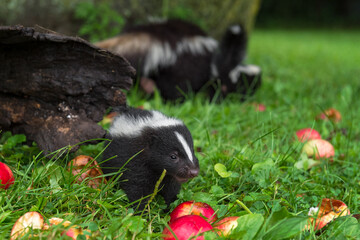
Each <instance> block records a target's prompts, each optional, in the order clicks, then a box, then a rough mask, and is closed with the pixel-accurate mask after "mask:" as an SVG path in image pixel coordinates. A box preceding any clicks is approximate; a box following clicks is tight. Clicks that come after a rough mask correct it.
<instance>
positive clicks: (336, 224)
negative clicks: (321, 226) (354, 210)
mask: <svg viewBox="0 0 360 240" xmlns="http://www.w3.org/2000/svg"><path fill="white" fill-rule="evenodd" d="M326 233H327V234H326V235H328V238H327V239H334V240H335V239H358V238H359V236H360V224H359V223H358V221H357V220H356V219H355V218H354V217H350V216H346V217H339V218H336V220H334V221H333V222H331V224H330V225H329V226H328V229H327V231H326Z"/></svg>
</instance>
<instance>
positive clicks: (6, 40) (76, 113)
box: [0, 26, 135, 152]
mask: <svg viewBox="0 0 360 240" xmlns="http://www.w3.org/2000/svg"><path fill="white" fill-rule="evenodd" d="M134 76H135V69H134V68H133V67H131V66H130V64H129V62H128V61H127V60H126V59H124V58H123V57H121V56H119V55H116V54H114V53H111V52H108V51H104V50H102V49H99V48H97V47H95V46H94V45H92V44H91V43H89V42H86V41H85V40H83V39H81V38H78V37H69V36H64V35H60V34H57V33H54V32H51V31H46V30H45V31H44V30H43V29H41V30H40V31H38V29H35V28H29V27H22V26H14V27H8V26H5V27H0V129H1V130H11V131H13V132H14V133H24V134H26V135H27V137H28V139H29V140H33V141H35V142H37V143H38V145H39V147H40V148H41V149H42V150H45V151H46V152H52V151H55V150H57V149H59V148H61V147H64V146H67V145H73V144H76V143H78V142H82V141H85V140H89V139H94V138H101V137H103V136H104V134H105V131H104V130H103V129H102V127H100V126H99V125H98V124H97V122H99V121H100V120H101V119H102V118H103V115H104V114H105V111H106V110H107V109H108V108H109V107H112V106H119V105H123V104H125V103H126V95H125V93H124V90H129V89H130V87H131V86H132V80H133V78H134Z"/></svg>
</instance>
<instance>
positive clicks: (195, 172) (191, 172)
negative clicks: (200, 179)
mask: <svg viewBox="0 0 360 240" xmlns="http://www.w3.org/2000/svg"><path fill="white" fill-rule="evenodd" d="M197 175H199V169H190V170H189V177H191V178H193V177H196V176H197Z"/></svg>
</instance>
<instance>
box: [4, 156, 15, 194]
mask: <svg viewBox="0 0 360 240" xmlns="http://www.w3.org/2000/svg"><path fill="white" fill-rule="evenodd" d="M14 181H15V179H14V174H13V173H12V171H11V169H10V168H9V166H8V165H6V164H5V163H2V162H0V188H3V189H8V188H9V187H10V186H11V185H13V184H14Z"/></svg>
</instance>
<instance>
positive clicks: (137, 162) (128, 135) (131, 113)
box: [101, 107, 199, 209]
mask: <svg viewBox="0 0 360 240" xmlns="http://www.w3.org/2000/svg"><path fill="white" fill-rule="evenodd" d="M117 110H118V111H119V112H120V115H119V116H117V117H116V118H115V119H114V122H113V123H112V126H111V127H110V129H109V136H108V138H109V139H112V142H111V143H110V145H109V146H108V147H107V148H106V149H105V151H104V154H103V156H104V158H103V159H104V162H103V163H102V164H101V168H102V170H103V172H104V173H113V172H117V171H119V169H120V168H122V167H123V166H124V165H125V164H126V162H127V161H128V160H129V159H131V158H132V157H133V158H132V159H131V160H130V161H129V162H128V163H127V164H126V165H125V167H124V169H125V171H124V172H123V174H122V176H121V177H120V182H119V184H120V187H121V188H122V189H123V190H124V191H125V192H126V194H127V196H128V198H129V201H130V202H134V201H136V200H139V199H141V198H143V197H144V199H143V200H142V201H141V202H140V203H139V207H140V209H141V208H144V206H145V204H146V203H147V199H146V197H147V196H149V195H150V194H152V193H153V192H154V188H155V184H156V182H157V181H158V180H159V178H160V176H161V174H162V172H163V170H164V169H166V171H167V174H166V176H165V178H164V180H163V182H162V185H161V187H162V189H161V191H160V192H159V193H160V195H162V196H163V197H164V200H165V202H166V203H167V204H168V205H169V204H170V203H171V202H173V201H174V200H176V195H177V194H178V193H179V191H180V187H181V183H183V182H186V181H187V180H189V179H191V178H193V177H195V176H197V175H198V173H199V162H198V159H197V158H196V157H195V154H194V146H193V140H192V136H191V134H190V131H189V130H188V128H187V127H186V126H185V125H184V123H183V122H182V121H181V120H178V119H176V118H171V117H167V116H165V115H164V114H162V113H160V112H158V111H147V110H141V109H135V108H125V107H124V108H120V109H117ZM113 156H116V157H115V158H112V157H113ZM111 158H112V159H111ZM107 159H110V160H107ZM159 189H160V188H159Z"/></svg>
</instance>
